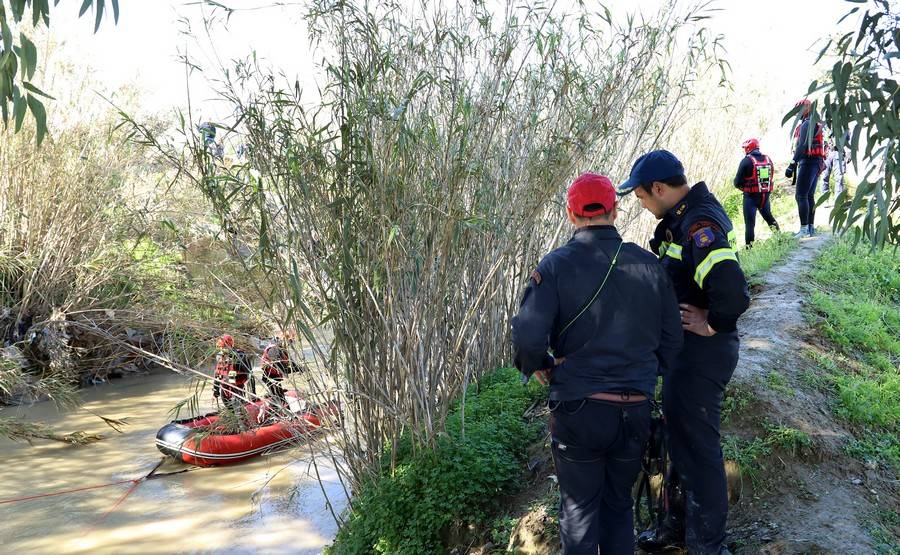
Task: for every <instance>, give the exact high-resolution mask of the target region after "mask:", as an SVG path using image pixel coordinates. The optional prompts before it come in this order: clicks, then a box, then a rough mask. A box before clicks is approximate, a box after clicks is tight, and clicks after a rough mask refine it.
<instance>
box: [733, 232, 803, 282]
mask: <svg viewBox="0 0 900 555" xmlns="http://www.w3.org/2000/svg"><path fill="white" fill-rule="evenodd" d="M797 245H798V243H797V239H794V237H793V236H792V235H791V234H790V233H776V234H774V235H772V236H771V237H769V238H768V239H766V240H764V241H754V243H753V246H752V247H750V248H749V249H745V250H743V251H741V253H740V255H739V256H738V259H739V261H740V263H741V268H743V270H744V275H745V276H747V280H748V281H750V282H751V283H753V282H755V281H757V280H758V279H759V277H760V276H762V275H763V274H765V273H766V272H767V271H769V269H771V268H772V266H774V265H775V264H777V263H778V262H780V261H781V260H783V259H784V257H785V256H787V254H788V253H789V252H791V251H792V250H793V249H794V248H795V247H796V246H797Z"/></svg>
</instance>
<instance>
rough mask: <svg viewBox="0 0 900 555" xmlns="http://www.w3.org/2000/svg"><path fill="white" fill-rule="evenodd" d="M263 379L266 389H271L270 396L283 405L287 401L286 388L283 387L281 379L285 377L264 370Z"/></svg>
mask: <svg viewBox="0 0 900 555" xmlns="http://www.w3.org/2000/svg"><path fill="white" fill-rule="evenodd" d="M262 379H263V384H265V386H266V389H268V390H269V396H270V397H272V398H273V399H275V400H276V401H278V402H279V403H280V404H282V405H283V404H284V403H285V398H284V388H283V387H281V380H282V379H283V378H280V377H275V376H270V375H268V374H266V373H265V372H264V373H263V377H262Z"/></svg>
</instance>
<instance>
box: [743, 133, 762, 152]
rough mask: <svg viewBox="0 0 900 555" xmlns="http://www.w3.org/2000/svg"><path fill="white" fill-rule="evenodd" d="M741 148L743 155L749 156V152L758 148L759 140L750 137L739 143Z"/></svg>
mask: <svg viewBox="0 0 900 555" xmlns="http://www.w3.org/2000/svg"><path fill="white" fill-rule="evenodd" d="M741 148H743V149H744V154H750V151H752V150H754V149H757V148H759V139H756V138H753V137H750V138H749V139H747V140H746V141H744V142H743V143H741Z"/></svg>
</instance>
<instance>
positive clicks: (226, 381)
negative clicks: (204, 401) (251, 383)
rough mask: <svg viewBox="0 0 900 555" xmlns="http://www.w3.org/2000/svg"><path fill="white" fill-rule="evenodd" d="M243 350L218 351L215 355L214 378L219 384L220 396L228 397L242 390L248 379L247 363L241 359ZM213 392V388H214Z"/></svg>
mask: <svg viewBox="0 0 900 555" xmlns="http://www.w3.org/2000/svg"><path fill="white" fill-rule="evenodd" d="M242 355H243V352H242V351H240V350H239V349H234V350H226V349H223V350H222V351H219V353H218V354H217V355H216V370H215V380H216V383H217V384H221V385H220V388H221V392H222V397H223V398H224V399H230V398H231V397H232V396H233V395H235V394H239V393H240V392H242V391H243V390H244V384H246V383H247V380H249V379H250V372H249V370H248V368H247V364H246V363H245V362H244V361H243V360H242ZM214 394H215V388H214Z"/></svg>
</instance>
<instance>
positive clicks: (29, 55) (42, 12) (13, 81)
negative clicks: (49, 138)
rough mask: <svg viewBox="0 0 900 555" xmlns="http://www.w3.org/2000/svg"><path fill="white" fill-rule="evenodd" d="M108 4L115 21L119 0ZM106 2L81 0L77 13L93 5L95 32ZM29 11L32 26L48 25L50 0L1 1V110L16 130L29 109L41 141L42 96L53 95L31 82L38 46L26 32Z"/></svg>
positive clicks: (44, 111)
mask: <svg viewBox="0 0 900 555" xmlns="http://www.w3.org/2000/svg"><path fill="white" fill-rule="evenodd" d="M58 3H59V0H54V2H53V6H54V7H55V6H56V5H57V4H58ZM108 5H109V6H110V8H112V13H113V19H114V20H115V21H116V22H117V23H118V21H119V0H109V3H108ZM106 6H107V0H83V1H82V4H81V9H80V10H79V12H78V16H79V17H81V16H83V15H84V14H85V13H87V11H88V10H90V9H92V8H93V10H94V32H97V30H98V29H99V28H100V22H101V21H102V20H103V15H104V13H105V9H106ZM29 11H30V12H31V14H30V15H31V17H30V21H31V29H33V28H37V27H38V25H39V24H41V23H42V24H43V25H44V26H45V27H48V28H49V27H50V1H49V0H9V2H2V3H0V37H2V41H3V42H2V46H3V49H2V50H0V113H2V116H3V125H4V127H7V126H8V125H9V120H10V118H12V120H13V123H14V126H15V131H16V132H17V133H18V132H19V131H20V130H21V129H22V125H23V123H24V121H25V115H26V112H31V115H32V117H33V118H34V123H35V131H36V134H37V144H38V145H40V144H41V142H43V140H44V136H45V135H46V134H47V109H46V108H45V106H44V103H43V101H42V100H41V98H47V99H50V100H53V97H52V96H50V95H49V94H47V93H45V92H44V91H42V90H41V89H39V88H38V87H37V86H36V85H35V84H34V83H33V82H32V79H34V76H35V72H36V71H37V68H38V49H37V46H35V44H34V42H33V41H32V39H31V38H29V36H28V34H27V33H26V31H30V30H31V29H29V28H28V26H27V22H28V19H29V18H28V12H29ZM16 34H18V36H16Z"/></svg>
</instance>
